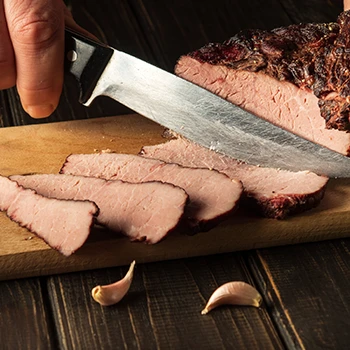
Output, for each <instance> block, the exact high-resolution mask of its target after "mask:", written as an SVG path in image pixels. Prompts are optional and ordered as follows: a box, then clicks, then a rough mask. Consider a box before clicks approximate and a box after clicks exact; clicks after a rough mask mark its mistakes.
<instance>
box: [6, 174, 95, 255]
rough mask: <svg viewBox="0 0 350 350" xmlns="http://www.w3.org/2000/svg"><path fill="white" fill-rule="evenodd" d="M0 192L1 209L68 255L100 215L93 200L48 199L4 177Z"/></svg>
mask: <svg viewBox="0 0 350 350" xmlns="http://www.w3.org/2000/svg"><path fill="white" fill-rule="evenodd" d="M0 192H1V194H0V210H1V211H6V213H7V215H8V217H9V218H10V219H11V220H13V221H15V222H16V223H18V224H19V225H21V226H22V227H25V228H27V229H28V230H29V231H31V232H33V233H35V234H36V235H37V236H38V237H40V238H42V239H43V240H44V241H45V242H46V243H47V244H48V245H49V246H50V247H52V248H54V249H57V250H58V251H59V252H61V253H62V254H63V255H66V256H69V255H71V254H72V253H74V252H75V251H76V250H77V249H78V248H80V247H81V246H82V245H83V243H84V242H85V241H86V239H87V237H88V235H89V233H90V228H91V227H92V225H93V224H94V221H95V217H96V216H97V215H98V207H97V206H96V204H95V203H93V202H90V201H71V200H58V199H51V198H46V197H43V196H41V195H39V194H37V193H36V192H35V191H33V190H30V189H25V188H23V187H22V186H20V185H18V183H17V182H15V181H12V180H10V179H8V178H7V177H3V176H0Z"/></svg>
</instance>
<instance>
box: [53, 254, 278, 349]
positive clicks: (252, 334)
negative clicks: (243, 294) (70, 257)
mask: <svg viewBox="0 0 350 350" xmlns="http://www.w3.org/2000/svg"><path fill="white" fill-rule="evenodd" d="M126 269H127V268H126V267H121V268H113V269H109V270H106V271H94V272H85V273H81V274H69V275H61V276H57V277H51V278H49V291H50V296H51V301H52V309H53V310H54V318H55V320H56V325H57V329H58V339H59V341H60V346H61V347H62V348H65V349H75V348H81V349H87V348H94V349H99V348H109V349H112V348H113V349H167V348H171V349H195V348H198V349H233V348H234V349H248V348H260V349H282V348H283V346H282V344H281V342H280V340H279V338H278V334H277V333H276V332H275V330H274V328H273V325H272V323H271V320H270V318H269V315H268V313H267V312H266V310H265V308H264V307H262V308H260V309H257V308H253V307H232V306H223V307H220V308H218V309H216V310H213V311H212V312H211V313H209V314H208V315H205V316H204V315H201V313H200V312H201V310H202V308H203V307H204V305H205V302H206V300H207V299H208V298H209V296H210V294H211V293H212V292H213V291H214V289H215V288H217V286H218V285H220V284H222V283H225V282H228V281H231V280H244V281H247V282H248V283H252V280H251V278H250V277H249V275H248V273H247V269H246V267H245V265H244V262H243V260H242V259H241V257H240V255H239V254H237V255H236V256H232V255H221V256H219V257H217V259H215V261H213V260H211V259H206V258H199V259H195V260H194V259H186V260H182V261H181V262H179V261H177V262H175V261H168V262H164V263H162V264H154V263H153V264H139V265H136V270H135V274H134V281H133V283H132V285H131V288H130V291H129V293H128V295H127V296H126V297H125V299H123V300H122V301H121V302H120V303H119V304H117V305H114V306H110V307H101V306H100V305H99V304H97V303H95V302H94V301H93V299H92V298H91V296H90V291H91V289H92V288H93V287H94V286H95V285H97V284H108V283H112V282H114V281H116V280H118V279H120V278H122V276H123V275H124V274H125V271H126ZM101 325H103V326H102V327H101ZM87 329H91V332H87V331H86V330H87Z"/></svg>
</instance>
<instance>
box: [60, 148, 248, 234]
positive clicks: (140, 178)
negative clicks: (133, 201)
mask: <svg viewBox="0 0 350 350" xmlns="http://www.w3.org/2000/svg"><path fill="white" fill-rule="evenodd" d="M206 168H207V167H206ZM61 172H62V173H65V174H73V175H84V176H94V177H99V178H105V179H108V180H111V179H112V180H114V179H118V180H123V181H128V182H133V183H139V182H147V181H162V182H168V183H172V184H174V185H176V186H179V187H181V188H183V189H184V190H185V191H186V192H187V194H188V195H189V199H190V202H189V204H188V206H187V207H186V211H185V215H186V218H187V219H188V220H189V222H190V226H191V228H192V229H193V230H194V231H202V230H205V229H209V228H211V227H212V225H213V224H214V223H216V222H217V221H218V219H219V218H221V217H223V216H226V215H228V214H229V213H231V212H232V211H233V210H234V209H235V208H236V207H237V203H238V200H239V198H240V196H241V193H242V184H241V182H240V181H237V180H234V179H230V178H229V177H228V176H226V175H224V174H221V173H219V172H218V171H210V170H208V169H192V168H186V167H182V166H180V165H178V164H169V163H165V162H162V161H159V160H155V159H146V158H144V157H140V156H137V155H131V154H117V153H99V154H72V155H70V156H69V157H68V158H67V160H66V162H65V164H64V166H63V168H62V170H61Z"/></svg>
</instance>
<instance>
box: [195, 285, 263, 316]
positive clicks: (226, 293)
mask: <svg viewBox="0 0 350 350" xmlns="http://www.w3.org/2000/svg"><path fill="white" fill-rule="evenodd" d="M261 303H262V297H261V295H260V294H259V292H258V291H257V290H256V289H255V288H254V287H253V286H251V285H250V284H248V283H245V282H241V281H235V282H228V283H225V284H223V285H222V286H220V287H219V288H217V289H216V290H215V291H214V293H213V294H212V295H211V297H210V298H209V300H208V302H207V305H206V306H205V308H204V309H203V310H202V312H201V313H202V315H205V314H207V313H208V312H209V311H210V310H212V309H214V308H216V307H217V306H219V305H225V304H231V305H246V306H255V307H259V306H260V305H261Z"/></svg>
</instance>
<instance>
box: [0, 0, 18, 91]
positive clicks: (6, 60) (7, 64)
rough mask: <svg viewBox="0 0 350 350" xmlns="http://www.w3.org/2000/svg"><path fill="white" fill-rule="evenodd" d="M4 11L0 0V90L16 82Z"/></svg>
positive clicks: (13, 59)
mask: <svg viewBox="0 0 350 350" xmlns="http://www.w3.org/2000/svg"><path fill="white" fill-rule="evenodd" d="M4 11H5V10H4V3H3V1H2V0H0V38H1V40H0V90H3V89H8V88H10V87H12V86H14V85H15V84H16V68H15V67H16V66H15V58H14V54H13V48H12V44H11V40H10V36H9V33H8V30H7V24H6V19H5V12H4Z"/></svg>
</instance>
